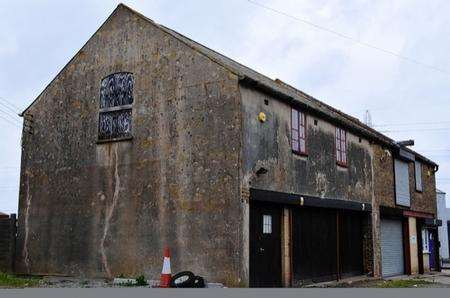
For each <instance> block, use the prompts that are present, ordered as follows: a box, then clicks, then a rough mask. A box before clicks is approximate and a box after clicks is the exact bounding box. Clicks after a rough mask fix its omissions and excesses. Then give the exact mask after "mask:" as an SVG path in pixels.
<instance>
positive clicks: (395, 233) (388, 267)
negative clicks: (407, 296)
mask: <svg viewBox="0 0 450 298" xmlns="http://www.w3.org/2000/svg"><path fill="white" fill-rule="evenodd" d="M403 262H404V261H403V228H402V222H401V221H400V220H392V219H382V220H381V266H382V267H381V272H382V275H383V276H393V275H400V274H403V272H404V264H403Z"/></svg>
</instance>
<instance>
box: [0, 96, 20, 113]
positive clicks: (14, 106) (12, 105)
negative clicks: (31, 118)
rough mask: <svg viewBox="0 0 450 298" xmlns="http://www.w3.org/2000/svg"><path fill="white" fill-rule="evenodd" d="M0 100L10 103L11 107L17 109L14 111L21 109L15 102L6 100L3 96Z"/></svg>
mask: <svg viewBox="0 0 450 298" xmlns="http://www.w3.org/2000/svg"><path fill="white" fill-rule="evenodd" d="M0 100H1V101H3V102H4V103H7V104H8V105H10V106H11V107H13V108H14V109H15V111H14V113H17V114H18V112H19V111H20V109H19V108H18V107H17V106H16V105H15V104H13V103H11V102H10V101H8V100H6V99H5V98H3V97H0Z"/></svg>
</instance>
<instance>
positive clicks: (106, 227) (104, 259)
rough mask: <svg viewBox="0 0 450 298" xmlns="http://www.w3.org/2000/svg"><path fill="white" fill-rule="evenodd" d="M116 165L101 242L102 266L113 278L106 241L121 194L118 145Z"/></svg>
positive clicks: (115, 151)
mask: <svg viewBox="0 0 450 298" xmlns="http://www.w3.org/2000/svg"><path fill="white" fill-rule="evenodd" d="M114 153H115V165H114V178H115V185H114V194H113V198H112V203H111V206H109V207H107V208H106V217H105V224H104V226H103V236H102V239H101V242H100V252H101V255H102V257H101V258H102V265H103V268H104V269H105V271H106V275H107V276H108V277H111V270H110V268H109V264H108V257H107V256H106V250H105V240H106V236H107V235H108V232H109V227H110V222H111V218H112V216H113V214H114V209H115V208H116V205H117V201H118V200H119V192H120V176H119V169H118V164H119V162H118V154H117V145H116V146H115V150H114Z"/></svg>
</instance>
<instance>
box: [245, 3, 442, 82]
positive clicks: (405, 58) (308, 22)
mask: <svg viewBox="0 0 450 298" xmlns="http://www.w3.org/2000/svg"><path fill="white" fill-rule="evenodd" d="M247 2H249V3H251V4H253V5H256V6H259V7H262V8H264V9H267V10H270V11H272V12H275V13H278V14H280V15H283V16H285V17H288V18H291V19H294V20H296V21H299V22H302V23H304V24H306V25H308V26H311V27H314V28H316V29H319V30H322V31H325V32H328V33H331V34H333V35H336V36H338V37H340V38H343V39H346V40H348V41H351V42H354V43H356V44H359V45H361V46H364V47H367V48H371V49H373V50H377V51H380V52H383V53H385V54H388V55H391V56H394V57H397V58H400V59H403V60H405V61H408V62H411V63H415V64H417V65H421V66H423V67H427V68H430V69H433V70H435V71H438V72H440V73H443V74H446V75H450V72H448V71H447V70H445V69H441V68H439V67H436V66H434V65H430V64H426V63H424V62H421V61H419V60H417V59H415V58H411V57H407V56H403V55H400V54H399V53H396V52H393V51H391V50H387V49H384V48H381V47H378V46H375V45H372V44H369V43H366V42H363V41H360V40H358V39H355V38H353V37H351V36H349V35H345V34H342V33H340V32H338V31H335V30H333V29H329V28H326V27H323V26H320V25H316V24H314V23H312V22H310V21H308V20H305V19H302V18H299V17H296V16H293V15H290V14H288V13H286V12H283V11H281V10H278V9H275V8H272V7H270V6H267V5H264V4H261V3H258V2H255V1H252V0H247Z"/></svg>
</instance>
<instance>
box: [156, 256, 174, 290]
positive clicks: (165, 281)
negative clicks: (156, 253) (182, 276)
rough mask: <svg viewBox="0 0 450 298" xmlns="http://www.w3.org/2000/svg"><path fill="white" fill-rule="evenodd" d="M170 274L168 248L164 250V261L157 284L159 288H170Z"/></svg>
mask: <svg viewBox="0 0 450 298" xmlns="http://www.w3.org/2000/svg"><path fill="white" fill-rule="evenodd" d="M171 277H172V273H171V272H170V250H169V248H168V247H165V248H164V261H163V268H162V272H161V280H160V282H159V287H160V288H170V279H171Z"/></svg>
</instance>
